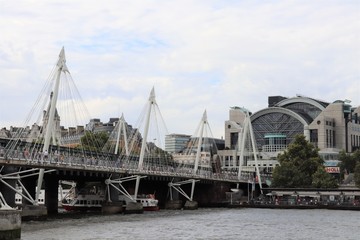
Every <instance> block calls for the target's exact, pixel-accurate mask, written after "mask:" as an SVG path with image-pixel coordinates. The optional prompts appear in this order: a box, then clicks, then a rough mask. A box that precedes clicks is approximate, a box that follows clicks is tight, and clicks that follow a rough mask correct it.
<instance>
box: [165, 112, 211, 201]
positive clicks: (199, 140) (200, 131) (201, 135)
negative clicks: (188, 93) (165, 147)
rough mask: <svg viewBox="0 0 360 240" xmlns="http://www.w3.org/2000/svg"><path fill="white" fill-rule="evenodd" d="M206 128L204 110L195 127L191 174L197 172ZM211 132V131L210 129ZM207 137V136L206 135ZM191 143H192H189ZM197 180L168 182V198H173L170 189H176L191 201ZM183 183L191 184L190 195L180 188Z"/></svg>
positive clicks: (207, 127)
mask: <svg viewBox="0 0 360 240" xmlns="http://www.w3.org/2000/svg"><path fill="white" fill-rule="evenodd" d="M206 129H209V131H210V127H209V123H208V120H207V113H206V110H205V111H204V113H203V116H202V118H201V120H200V123H199V125H198V128H197V132H196V133H195V134H194V136H193V139H197V146H195V147H196V157H195V162H194V168H193V174H194V175H196V174H197V173H198V170H199V169H198V168H199V162H200V158H201V152H202V147H203V142H204V141H203V140H204V138H205V136H204V131H205V130H206ZM210 132H211V131H210ZM207 137H209V136H207ZM190 145H192V144H190ZM191 152H192V151H191V150H190V151H189V153H190V154H191ZM198 181H199V180H196V179H188V180H185V181H180V182H175V183H174V182H170V183H168V186H169V188H170V200H173V197H172V191H171V190H172V189H174V190H176V191H177V192H179V193H180V194H181V195H183V196H184V197H185V198H186V199H188V200H189V201H193V199H194V191H195V183H196V182H198ZM185 184H191V192H190V196H189V195H187V194H186V192H185V191H184V190H183V189H182V188H181V186H182V185H185Z"/></svg>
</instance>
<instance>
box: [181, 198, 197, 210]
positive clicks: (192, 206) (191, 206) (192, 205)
mask: <svg viewBox="0 0 360 240" xmlns="http://www.w3.org/2000/svg"><path fill="white" fill-rule="evenodd" d="M198 207H199V205H198V202H197V201H194V200H193V201H189V200H187V201H186V202H185V205H184V209H185V210H196V209H198Z"/></svg>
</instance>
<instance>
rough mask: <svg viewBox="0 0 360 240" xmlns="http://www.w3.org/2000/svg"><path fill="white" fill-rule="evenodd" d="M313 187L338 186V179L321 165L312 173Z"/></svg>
mask: <svg viewBox="0 0 360 240" xmlns="http://www.w3.org/2000/svg"><path fill="white" fill-rule="evenodd" d="M312 187H315V188H336V187H338V183H337V181H336V179H335V178H334V177H333V176H331V175H330V174H329V173H327V172H326V171H325V168H324V167H319V168H318V169H317V171H316V172H315V173H314V174H313V175H312Z"/></svg>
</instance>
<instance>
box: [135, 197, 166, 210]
mask: <svg viewBox="0 0 360 240" xmlns="http://www.w3.org/2000/svg"><path fill="white" fill-rule="evenodd" d="M136 201H137V202H138V203H141V204H142V206H143V209H144V211H159V210H160V208H159V206H158V204H159V200H157V199H156V198H155V194H142V195H139V196H138V197H137V199H136Z"/></svg>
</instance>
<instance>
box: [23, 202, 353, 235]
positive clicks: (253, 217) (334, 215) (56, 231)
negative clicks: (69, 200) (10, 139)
mask: <svg viewBox="0 0 360 240" xmlns="http://www.w3.org/2000/svg"><path fill="white" fill-rule="evenodd" d="M21 235H22V238H21V239H25V240H30V239H34V240H42V239H49V240H50V239H52V240H57V239H69V240H72V239H74V240H80V239H94V240H95V239H96V240H98V239H106V240H110V239H111V240H113V239H116V240H118V239H131V240H137V239H149V240H151V239H158V240H162V239H199V240H200V239H204V240H205V239H206V240H208V239H209V240H210V239H213V240H214V239H226V240H230V239H272V240H275V239H276V240H277V239H306V240H308V239H317V240H322V239H360V212H358V211H341V210H289V209H286V210H280V209H251V208H247V209H227V208H216V209H198V210H194V211H190V210H177V211H174V210H160V211H159V212H145V213H144V214H131V215H123V214H119V215H101V214H82V215H72V217H71V218H69V217H62V218H50V219H48V220H47V221H30V222H23V224H22V233H21Z"/></svg>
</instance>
